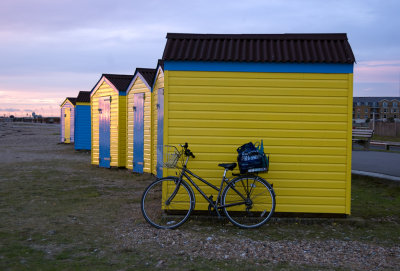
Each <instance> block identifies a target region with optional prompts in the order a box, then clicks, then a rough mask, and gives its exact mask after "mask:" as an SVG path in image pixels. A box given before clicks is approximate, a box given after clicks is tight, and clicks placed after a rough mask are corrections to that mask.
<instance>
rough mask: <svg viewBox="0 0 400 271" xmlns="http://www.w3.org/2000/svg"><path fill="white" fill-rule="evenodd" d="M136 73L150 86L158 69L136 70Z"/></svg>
mask: <svg viewBox="0 0 400 271" xmlns="http://www.w3.org/2000/svg"><path fill="white" fill-rule="evenodd" d="M136 72H138V73H140V74H141V75H142V76H143V78H144V80H146V82H147V84H148V85H149V86H151V85H152V83H153V79H154V76H155V75H156V69H146V68H136Z"/></svg>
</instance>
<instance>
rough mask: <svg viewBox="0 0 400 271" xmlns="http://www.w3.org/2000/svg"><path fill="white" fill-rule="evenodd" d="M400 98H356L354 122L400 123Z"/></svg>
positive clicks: (354, 100)
mask: <svg viewBox="0 0 400 271" xmlns="http://www.w3.org/2000/svg"><path fill="white" fill-rule="evenodd" d="M399 106H400V97H354V98H353V122H355V123H364V122H366V121H367V120H372V119H374V115H375V120H376V121H388V120H391V119H393V120H395V121H400V117H399V116H400V113H399V109H400V107H399Z"/></svg>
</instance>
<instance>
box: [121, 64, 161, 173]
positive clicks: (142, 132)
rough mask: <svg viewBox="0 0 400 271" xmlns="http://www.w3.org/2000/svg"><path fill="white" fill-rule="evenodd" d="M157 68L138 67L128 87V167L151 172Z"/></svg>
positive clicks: (138, 171)
mask: <svg viewBox="0 0 400 271" xmlns="http://www.w3.org/2000/svg"><path fill="white" fill-rule="evenodd" d="M155 71H156V70H155V69H145V68H137V69H136V71H135V74H134V76H133V79H132V81H131V83H130V85H129V87H128V89H127V144H126V146H127V150H126V154H127V157H126V167H127V168H128V169H131V170H133V172H137V173H143V172H147V173H151V162H152V159H151V157H152V154H151V150H152V140H151V134H152V133H151V128H152V125H151V123H152V122H151V104H152V103H151V97H152V96H151V85H152V83H153V78H154V74H155Z"/></svg>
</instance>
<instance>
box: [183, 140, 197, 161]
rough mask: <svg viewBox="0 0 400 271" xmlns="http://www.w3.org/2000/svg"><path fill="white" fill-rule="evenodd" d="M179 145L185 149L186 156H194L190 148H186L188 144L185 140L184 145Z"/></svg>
mask: <svg viewBox="0 0 400 271" xmlns="http://www.w3.org/2000/svg"><path fill="white" fill-rule="evenodd" d="M181 147H182V148H184V149H185V155H186V156H191V157H192V158H196V156H195V155H194V154H193V152H191V150H189V149H188V147H189V144H188V143H187V142H185V145H181Z"/></svg>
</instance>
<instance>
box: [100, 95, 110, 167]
mask: <svg viewBox="0 0 400 271" xmlns="http://www.w3.org/2000/svg"><path fill="white" fill-rule="evenodd" d="M110 103H111V98H110V97H102V98H100V99H99V167H106V168H109V167H110V162H111V156H110Z"/></svg>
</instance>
